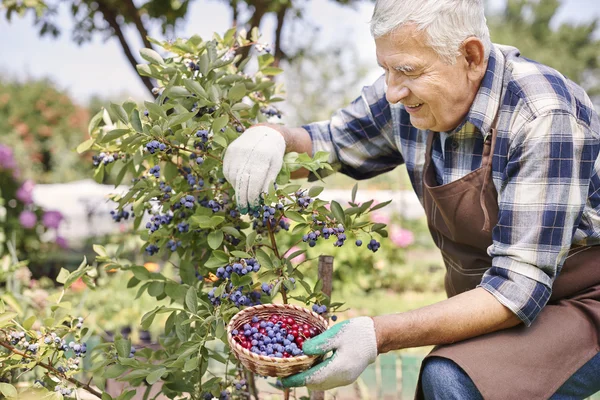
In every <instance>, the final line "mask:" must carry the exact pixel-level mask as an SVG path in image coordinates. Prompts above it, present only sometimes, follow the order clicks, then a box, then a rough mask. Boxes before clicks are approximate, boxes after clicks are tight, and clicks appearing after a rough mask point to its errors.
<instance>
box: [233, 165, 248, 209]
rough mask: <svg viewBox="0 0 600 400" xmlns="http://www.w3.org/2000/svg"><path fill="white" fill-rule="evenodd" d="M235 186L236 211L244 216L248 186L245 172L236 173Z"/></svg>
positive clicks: (246, 206) (246, 207)
mask: <svg viewBox="0 0 600 400" xmlns="http://www.w3.org/2000/svg"><path fill="white" fill-rule="evenodd" d="M236 180H237V181H236V184H235V200H236V202H237V207H238V210H239V211H240V212H241V213H242V214H245V213H247V212H248V184H249V181H250V175H249V174H248V173H247V172H245V171H244V172H242V173H238V175H237V178H236Z"/></svg>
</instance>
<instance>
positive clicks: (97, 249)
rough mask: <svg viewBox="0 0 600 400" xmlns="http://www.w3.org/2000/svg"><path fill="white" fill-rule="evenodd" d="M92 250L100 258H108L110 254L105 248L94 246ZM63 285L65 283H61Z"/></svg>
mask: <svg viewBox="0 0 600 400" xmlns="http://www.w3.org/2000/svg"><path fill="white" fill-rule="evenodd" d="M92 248H93V249H94V252H95V253H96V254H98V255H99V256H100V257H108V254H107V253H106V249H105V248H104V246H101V245H99V244H95V245H93V246H92ZM61 283H63V282H61Z"/></svg>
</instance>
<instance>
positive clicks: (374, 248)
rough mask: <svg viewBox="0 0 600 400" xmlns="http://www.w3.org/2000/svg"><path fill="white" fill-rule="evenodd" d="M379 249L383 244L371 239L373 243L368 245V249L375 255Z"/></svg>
mask: <svg viewBox="0 0 600 400" xmlns="http://www.w3.org/2000/svg"><path fill="white" fill-rule="evenodd" d="M379 247H381V243H379V242H378V241H377V240H375V239H371V241H370V242H369V243H368V244H367V249H369V250H371V251H372V252H373V253H375V252H376V251H377V250H379Z"/></svg>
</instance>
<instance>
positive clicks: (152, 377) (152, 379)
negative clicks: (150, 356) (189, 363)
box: [146, 367, 167, 385]
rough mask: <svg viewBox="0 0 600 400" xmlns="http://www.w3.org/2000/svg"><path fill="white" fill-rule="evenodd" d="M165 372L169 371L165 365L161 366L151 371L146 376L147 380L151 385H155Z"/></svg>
mask: <svg viewBox="0 0 600 400" xmlns="http://www.w3.org/2000/svg"><path fill="white" fill-rule="evenodd" d="M165 372H167V369H166V368H165V367H160V368H159V369H157V370H154V371H152V372H150V373H149V374H148V376H147V377H146V382H148V383H149V384H150V385H154V384H155V383H156V382H157V381H158V380H159V379H160V377H161V376H163V374H164V373H165Z"/></svg>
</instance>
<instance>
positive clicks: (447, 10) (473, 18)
mask: <svg viewBox="0 0 600 400" xmlns="http://www.w3.org/2000/svg"><path fill="white" fill-rule="evenodd" d="M409 23H413V24H415V25H416V26H417V29H418V30H422V31H424V32H425V34H426V35H427V39H428V45H429V46H431V47H432V48H433V50H435V52H436V53H437V54H438V55H439V56H440V58H441V59H442V60H444V61H445V62H446V63H447V64H454V63H455V62H456V57H457V56H458V55H459V49H460V45H461V44H462V42H463V41H464V40H465V39H467V38H469V37H473V36H474V37H476V38H478V39H480V40H481V41H482V42H483V46H484V49H485V58H486V59H487V58H488V56H489V54H490V50H491V48H492V41H491V40H490V32H489V29H488V27H487V24H486V19H485V15H484V12H483V1H482V0H377V1H376V3H375V10H374V11H373V17H372V19H371V34H372V35H373V37H374V38H375V39H377V38H379V37H381V36H385V35H387V34H388V33H391V32H393V31H394V30H396V29H398V28H400V27H401V26H403V25H405V24H409Z"/></svg>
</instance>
